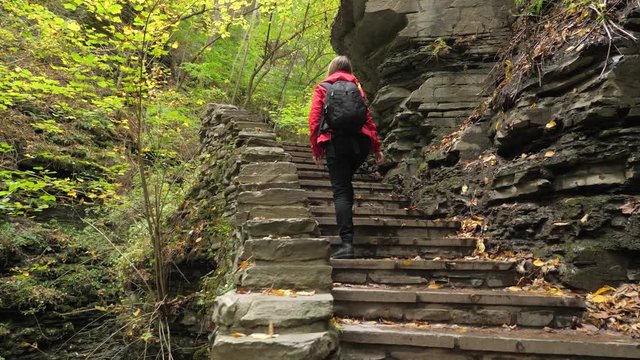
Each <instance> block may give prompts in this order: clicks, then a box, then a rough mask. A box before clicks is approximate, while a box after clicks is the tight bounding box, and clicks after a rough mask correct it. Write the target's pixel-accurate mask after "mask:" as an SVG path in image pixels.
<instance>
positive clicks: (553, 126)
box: [545, 120, 558, 129]
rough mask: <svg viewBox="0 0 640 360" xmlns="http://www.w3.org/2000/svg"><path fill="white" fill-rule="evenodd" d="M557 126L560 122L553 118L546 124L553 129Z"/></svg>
mask: <svg viewBox="0 0 640 360" xmlns="http://www.w3.org/2000/svg"><path fill="white" fill-rule="evenodd" d="M556 126H558V123H557V122H556V121H555V120H551V121H549V122H548V123H547V125H546V126H545V128H547V129H553V128H555V127H556Z"/></svg>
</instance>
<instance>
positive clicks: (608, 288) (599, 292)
mask: <svg viewBox="0 0 640 360" xmlns="http://www.w3.org/2000/svg"><path fill="white" fill-rule="evenodd" d="M609 291H616V289H614V288H612V287H611V286H609V285H605V286H603V287H601V288H600V289H598V290H597V291H596V292H594V293H593V295H595V296H598V295H602V294H605V293H608V292H609Z"/></svg>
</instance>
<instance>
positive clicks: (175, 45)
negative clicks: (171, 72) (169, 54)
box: [171, 41, 180, 49]
mask: <svg viewBox="0 0 640 360" xmlns="http://www.w3.org/2000/svg"><path fill="white" fill-rule="evenodd" d="M178 46H180V44H178V42H177V41H176V42H174V43H173V44H171V48H173V49H177V48H178Z"/></svg>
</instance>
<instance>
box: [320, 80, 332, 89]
mask: <svg viewBox="0 0 640 360" xmlns="http://www.w3.org/2000/svg"><path fill="white" fill-rule="evenodd" d="M332 85H333V84H332V83H330V82H326V81H325V82H321V83H320V86H322V87H323V88H325V89H327V91H329V89H330V88H331V86H332Z"/></svg>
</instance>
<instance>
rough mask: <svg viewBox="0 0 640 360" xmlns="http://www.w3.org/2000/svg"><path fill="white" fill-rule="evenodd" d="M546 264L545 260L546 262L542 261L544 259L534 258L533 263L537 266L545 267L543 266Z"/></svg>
mask: <svg viewBox="0 0 640 360" xmlns="http://www.w3.org/2000/svg"><path fill="white" fill-rule="evenodd" d="M544 264H545V262H544V261H542V260H540V259H536V260H534V262H533V265H535V266H537V267H543V266H544Z"/></svg>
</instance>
